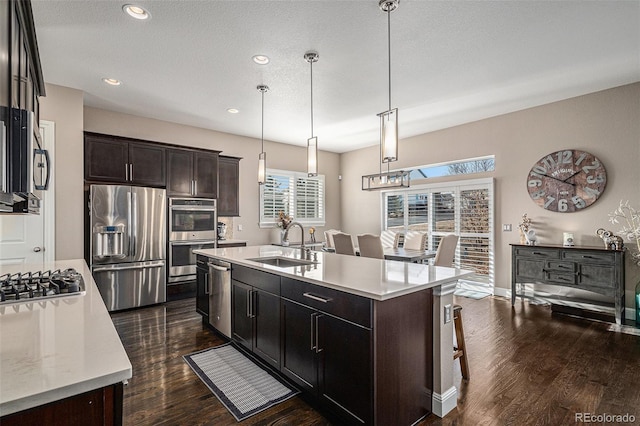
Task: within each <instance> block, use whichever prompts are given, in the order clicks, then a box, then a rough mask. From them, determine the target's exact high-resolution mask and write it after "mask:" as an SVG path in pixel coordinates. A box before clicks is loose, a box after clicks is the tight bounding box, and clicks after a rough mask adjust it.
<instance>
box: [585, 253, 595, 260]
mask: <svg viewBox="0 0 640 426" xmlns="http://www.w3.org/2000/svg"><path fill="white" fill-rule="evenodd" d="M582 258H583V259H594V257H593V256H589V255H588V254H583V255H582Z"/></svg>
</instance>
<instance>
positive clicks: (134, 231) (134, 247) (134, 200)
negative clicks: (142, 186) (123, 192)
mask: <svg viewBox="0 0 640 426" xmlns="http://www.w3.org/2000/svg"><path fill="white" fill-rule="evenodd" d="M130 194H131V216H132V217H131V221H130V222H129V224H130V226H131V256H132V257H134V258H135V256H137V255H138V194H136V193H135V192H131V193H130Z"/></svg>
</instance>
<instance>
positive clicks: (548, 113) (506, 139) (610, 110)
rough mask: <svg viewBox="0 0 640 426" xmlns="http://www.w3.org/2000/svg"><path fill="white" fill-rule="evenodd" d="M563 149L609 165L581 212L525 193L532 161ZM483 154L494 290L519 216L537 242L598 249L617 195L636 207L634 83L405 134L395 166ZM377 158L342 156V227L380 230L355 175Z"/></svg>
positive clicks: (374, 165)
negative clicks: (567, 235) (489, 187)
mask: <svg viewBox="0 0 640 426" xmlns="http://www.w3.org/2000/svg"><path fill="white" fill-rule="evenodd" d="M399 107H400V114H402V108H401V107H402V106H401V105H400V106H399ZM400 117H402V115H400ZM400 132H402V128H400ZM564 148H567V149H580V150H584V151H588V152H590V153H592V154H594V155H595V156H596V157H598V158H599V159H600V160H601V161H602V163H603V164H604V165H605V167H606V170H607V187H606V190H605V192H604V193H603V195H602V196H601V197H600V199H599V200H598V201H597V202H596V203H595V204H593V205H592V206H591V207H589V208H587V209H585V210H584V211H580V212H576V213H555V212H550V211H547V210H544V209H542V208H540V207H539V206H537V205H536V204H534V202H533V201H532V200H531V198H530V197H529V195H528V191H527V186H526V178H527V175H528V172H529V170H530V169H531V167H532V166H533V164H534V163H535V162H536V161H538V160H539V159H540V158H542V157H543V156H544V155H545V154H548V153H550V152H554V151H557V150H560V149H564ZM485 155H495V164H496V170H495V172H493V173H483V174H481V175H478V177H487V176H489V177H494V178H495V198H496V202H495V211H496V215H495V221H496V265H495V269H496V287H502V288H509V286H510V268H511V259H510V254H511V252H510V246H509V244H510V243H517V242H518V241H519V234H518V232H517V225H518V223H519V222H520V219H521V216H522V214H523V213H528V216H529V217H530V218H531V219H532V220H533V228H534V229H535V230H536V233H537V234H538V237H539V240H540V242H541V243H543V244H544V243H550V244H562V232H563V231H571V232H573V233H574V235H575V239H576V242H577V244H583V245H597V246H599V245H601V240H600V239H599V238H598V237H597V236H596V235H595V231H596V229H597V228H600V227H603V228H606V229H610V230H612V231H617V229H618V227H616V226H614V225H611V224H610V223H609V221H608V213H610V212H611V211H613V210H614V209H615V208H616V207H617V206H618V204H619V202H620V200H627V199H628V200H630V201H631V202H632V204H633V205H634V206H636V208H640V185H639V184H640V83H636V84H631V85H627V86H622V87H618V88H614V89H610V90H605V91H602V92H597V93H593V94H589V95H585V96H580V97H577V98H573V99H568V100H565V101H561V102H555V103H552V104H548V105H543V106H540V107H536V108H531V109H527V110H523V111H519V112H515V113H511V114H506V115H502V116H498V117H493V118H490V119H486V120H481V121H477V122H473V123H469V124H465V125H461V126H457V127H452V128H449V129H445V130H441V131H437V132H432V133H427V134H424V135H420V136H416V137H412V138H406V139H403V140H401V141H400V152H399V157H400V159H399V161H398V162H397V163H394V164H393V168H394V169H401V168H407V167H412V166H419V165H426V164H432V163H440V162H446V161H452V160H457V159H462V158H471V157H479V156H485ZM378 161H379V148H378V147H377V146H376V147H369V148H365V149H360V150H357V151H353V152H349V153H346V154H343V155H342V157H341V170H342V175H343V180H342V183H341V186H342V226H343V229H344V230H345V231H347V232H350V233H356V234H357V233H363V232H373V233H376V232H379V231H380V227H381V216H380V211H381V208H382V205H381V195H380V192H366V191H362V190H361V176H362V175H365V174H371V173H376V172H377V171H378ZM448 179H451V178H448ZM460 179H469V176H463V177H461V178H460ZM442 180H445V179H442V178H441V179H438V180H436V179H433V180H429V182H431V181H433V182H437V181H442ZM503 223H511V224H513V229H514V231H513V232H510V233H509V232H501V231H500V230H501V228H502V227H501V224H503ZM627 244H628V245H629V243H627ZM630 258H631V256H627V275H626V277H627V284H626V290H627V292H626V303H627V306H633V290H634V287H635V283H636V282H637V281H638V278H639V277H640V274H639V270H640V268H638V267H637V266H633V265H631V263H630V262H629V260H630Z"/></svg>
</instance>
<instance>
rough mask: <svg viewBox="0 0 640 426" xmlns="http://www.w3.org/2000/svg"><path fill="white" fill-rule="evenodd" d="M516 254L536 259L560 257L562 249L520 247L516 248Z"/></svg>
mask: <svg viewBox="0 0 640 426" xmlns="http://www.w3.org/2000/svg"><path fill="white" fill-rule="evenodd" d="M515 252H516V256H527V257H533V258H536V259H560V250H554V249H541V248H537V247H534V246H531V247H526V248H525V247H518V248H516V249H515Z"/></svg>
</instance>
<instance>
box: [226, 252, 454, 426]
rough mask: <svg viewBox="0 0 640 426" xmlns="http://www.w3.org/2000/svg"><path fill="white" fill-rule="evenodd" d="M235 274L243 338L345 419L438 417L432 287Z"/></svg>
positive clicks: (235, 308)
mask: <svg viewBox="0 0 640 426" xmlns="http://www.w3.org/2000/svg"><path fill="white" fill-rule="evenodd" d="M232 278H233V279H232V282H231V283H232V324H231V327H232V340H233V342H234V344H236V345H238V346H239V347H240V348H241V349H245V350H247V351H249V352H251V353H252V354H254V355H256V356H257V357H258V358H259V359H260V360H261V361H263V362H264V363H265V364H268V365H270V366H271V367H273V369H274V370H275V371H277V372H279V373H280V374H281V375H282V376H284V377H286V378H287V379H289V380H291V381H292V382H294V383H295V384H296V385H297V386H298V387H299V388H300V389H302V390H303V391H304V392H305V393H306V395H307V396H308V397H309V398H310V399H312V400H314V401H315V402H316V403H317V404H318V406H319V407H320V408H322V409H323V410H324V411H326V412H327V413H330V414H332V415H333V416H334V417H335V418H336V419H338V420H337V424H357V425H362V424H377V425H388V424H414V423H416V422H417V421H419V420H420V419H423V418H424V417H425V416H426V415H427V414H429V412H430V411H431V409H432V406H431V405H432V389H433V292H432V290H431V289H425V290H421V291H418V292H415V293H411V294H407V295H403V296H399V297H395V298H392V299H388V300H385V301H378V300H375V301H374V300H372V299H369V298H367V297H362V296H358V295H354V294H350V293H347V292H344V291H340V290H336V289H332V288H328V287H324V286H321V285H316V284H311V283H307V282H303V281H299V280H295V279H291V278H289V277H284V276H278V275H273V274H271V273H267V272H263V271H259V270H256V269H253V268H249V267H245V266H241V265H238V264H232ZM452 356H453V355H452ZM278 359H279V360H280V362H279V363H277V362H276V360H278Z"/></svg>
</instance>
